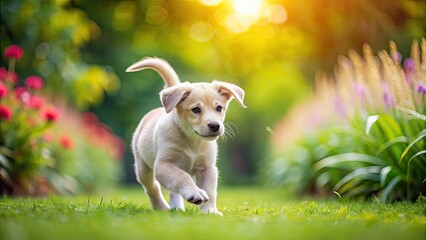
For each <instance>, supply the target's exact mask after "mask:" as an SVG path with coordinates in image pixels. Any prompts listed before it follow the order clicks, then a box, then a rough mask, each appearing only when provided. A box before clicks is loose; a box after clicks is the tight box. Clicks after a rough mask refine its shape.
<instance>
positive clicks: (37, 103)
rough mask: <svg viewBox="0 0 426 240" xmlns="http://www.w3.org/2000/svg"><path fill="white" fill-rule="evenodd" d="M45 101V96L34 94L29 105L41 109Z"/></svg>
mask: <svg viewBox="0 0 426 240" xmlns="http://www.w3.org/2000/svg"><path fill="white" fill-rule="evenodd" d="M45 103H46V101H45V100H44V98H43V97H40V96H36V95H34V96H31V97H30V100H29V102H28V105H29V106H30V108H34V109H40V108H42V107H43V106H44V104H45Z"/></svg>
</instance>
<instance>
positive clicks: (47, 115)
mask: <svg viewBox="0 0 426 240" xmlns="http://www.w3.org/2000/svg"><path fill="white" fill-rule="evenodd" d="M59 115H60V112H59V110H58V109H56V108H55V107H50V108H48V109H46V110H45V111H44V112H43V118H44V119H46V121H48V122H54V121H56V120H58V118H59Z"/></svg>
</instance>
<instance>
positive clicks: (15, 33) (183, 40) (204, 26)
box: [1, 0, 425, 183]
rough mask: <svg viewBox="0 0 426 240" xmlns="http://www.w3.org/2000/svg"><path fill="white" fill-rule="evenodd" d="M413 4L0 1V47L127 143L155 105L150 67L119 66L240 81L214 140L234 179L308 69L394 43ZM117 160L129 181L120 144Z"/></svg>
mask: <svg viewBox="0 0 426 240" xmlns="http://www.w3.org/2000/svg"><path fill="white" fill-rule="evenodd" d="M20 9H22V10H21V11H20ZM420 9H424V2H423V1H416V0H412V1H411V0H410V1H405V0H391V1H379V0H375V1H370V0H361V1H360V0H333V1H329V0H320V1H318V0H308V1H303V2H300V1H291V0H282V1H280V0H270V1H261V0H250V1H240V0H222V1H209V0H200V1H195V0H193V1H186V0H177V1H170V0H164V1H162V0H126V1H117V0H105V1H88V0H74V1H56V2H52V3H51V2H46V1H36V0H33V1H29V0H27V1H2V16H1V19H2V20H1V21H2V28H1V36H2V39H5V40H2V43H1V44H2V46H3V45H4V44H8V43H9V41H10V42H18V43H21V44H22V45H23V46H24V47H25V48H28V49H31V51H35V52H40V55H39V56H40V57H38V58H37V59H35V60H33V62H32V63H30V62H29V63H28V64H31V65H33V66H36V68H34V69H36V71H37V72H39V73H40V74H41V75H42V76H43V77H45V78H46V79H47V80H48V85H49V86H50V88H51V89H54V91H56V90H58V89H61V90H62V91H61V94H64V95H68V96H69V98H70V99H72V100H73V102H74V103H75V104H77V105H79V106H80V107H89V106H90V107H89V109H90V110H91V111H94V112H96V113H97V114H98V115H99V116H100V118H101V119H102V120H103V121H105V122H106V123H107V124H108V125H109V126H111V127H112V129H113V131H114V132H116V133H117V134H119V135H120V136H122V137H123V138H124V139H126V141H128V142H129V141H130V139H131V134H132V131H133V130H134V129H135V127H136V125H137V123H138V121H139V119H140V118H141V117H142V116H143V114H145V113H146V112H148V111H149V110H150V109H152V108H153V107H155V106H159V105H160V101H159V99H158V91H159V90H161V88H162V86H163V83H162V81H161V80H160V78H159V76H157V74H155V73H153V72H151V71H146V72H145V71H144V72H140V73H132V74H129V73H125V72H124V70H125V69H126V67H127V66H129V65H130V64H132V63H133V62H135V61H137V60H139V59H141V58H143V57H145V56H157V57H162V58H164V59H166V60H168V61H169V62H170V63H171V65H172V66H173V67H174V68H175V69H176V71H177V73H178V74H179V76H180V77H181V80H183V81H211V80H213V79H216V78H217V79H219V80H222V81H228V82H232V83H235V84H237V85H239V86H241V87H242V88H243V89H245V90H246V103H247V104H246V105H247V106H248V107H249V108H248V109H246V110H241V109H239V108H238V107H237V106H236V104H232V105H231V109H230V110H229V111H228V116H227V121H230V122H233V123H235V124H236V126H237V127H238V130H235V132H236V139H234V140H232V141H228V142H226V143H224V142H221V143H220V145H221V151H220V153H221V156H220V158H219V159H220V160H219V165H221V166H220V167H219V168H220V169H221V171H222V179H223V181H225V182H228V183H241V182H251V181H253V180H254V178H253V176H255V174H256V173H257V172H258V169H259V167H260V166H261V165H262V164H263V160H264V159H265V158H267V157H268V155H269V138H270V137H271V135H270V131H266V130H265V129H270V128H272V127H273V126H274V125H275V124H276V123H277V121H278V120H279V119H280V118H281V117H282V116H284V115H285V114H286V113H287V111H288V109H290V107H291V106H292V105H293V104H294V103H296V102H297V101H300V100H301V99H303V98H305V97H307V96H309V95H310V94H311V91H312V90H311V89H312V87H311V86H312V81H311V79H313V76H314V73H315V71H316V70H317V69H324V70H326V71H331V69H332V66H333V63H334V62H335V60H336V57H337V56H338V55H339V54H344V53H346V51H347V49H349V48H354V49H355V50H359V49H360V48H361V46H362V44H363V43H364V42H369V43H370V44H371V45H372V47H373V48H374V49H377V48H381V47H383V46H384V45H385V44H387V42H388V40H389V39H395V40H396V42H397V43H398V44H399V45H400V46H401V47H402V49H406V48H405V46H407V45H409V44H410V42H411V40H412V39H413V38H419V37H421V36H422V34H423V33H424V32H423V27H424V22H425V21H424V13H423V12H421V11H420ZM24 10H25V11H24ZM17 12H18V13H19V16H17V15H16V13H17ZM21 15H22V16H21ZM55 16H56V17H55ZM46 26H48V27H46ZM37 49H38V50H39V51H37ZM44 49H48V50H44ZM80 49H81V50H80ZM402 55H403V56H407V55H408V52H402ZM92 64H97V65H95V67H96V69H98V70H94V69H93V67H94V66H93V65H92ZM106 66H111V68H110V67H106ZM112 69H114V70H115V74H117V76H118V77H119V79H121V83H120V84H118V81H117V77H116V76H115V75H114V73H113V70H112ZM118 85H120V88H119V90H118V91H117V92H115V93H113V94H111V91H114V90H115V89H117V88H118ZM105 93H106V94H107V95H104V94H105ZM103 97H104V101H103V103H102V104H100V102H101V100H102V98H103ZM125 162H126V169H127V173H128V178H127V179H128V180H133V181H134V176H133V170H132V165H133V164H132V162H133V159H132V157H131V154H129V152H127V153H126V161H125Z"/></svg>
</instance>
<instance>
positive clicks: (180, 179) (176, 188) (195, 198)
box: [154, 159, 209, 204]
mask: <svg viewBox="0 0 426 240" xmlns="http://www.w3.org/2000/svg"><path fill="white" fill-rule="evenodd" d="M154 169H155V170H154V172H155V178H156V179H157V180H158V181H159V182H160V183H161V185H163V186H165V187H166V188H167V189H169V190H170V191H173V192H177V193H180V194H181V195H182V196H183V198H185V199H186V201H188V202H190V203H194V204H202V203H205V202H207V201H209V197H208V195H207V193H206V192H205V191H204V190H202V189H200V188H198V187H197V185H195V183H194V181H193V180H192V178H191V176H190V175H189V174H188V173H186V172H185V171H183V170H181V169H180V168H178V167H177V166H176V165H175V164H173V163H172V162H170V161H168V160H162V159H161V160H159V161H157V163H156V165H155V168H154Z"/></svg>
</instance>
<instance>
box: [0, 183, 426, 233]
mask: <svg viewBox="0 0 426 240" xmlns="http://www.w3.org/2000/svg"><path fill="white" fill-rule="evenodd" d="M336 197H337V196H336ZM218 205H219V210H221V211H222V212H223V214H224V217H218V216H213V215H204V214H202V213H201V212H199V210H198V209H197V208H196V207H193V206H192V205H187V206H188V209H187V211H186V212H178V211H172V212H153V211H151V209H150V206H149V203H148V200H147V197H146V196H145V194H144V193H143V190H142V189H141V188H137V189H135V188H130V189H129V188H127V189H121V190H117V191H114V192H109V193H104V194H103V195H92V196H78V197H49V198H42V199H33V198H19V199H11V198H8V197H5V198H2V199H1V200H0V219H1V224H0V238H1V239H3V240H6V239H44V240H47V239H171V238H173V239H221V240H223V239H419V240H420V239H421V240H423V239H425V238H426V215H425V214H426V213H425V211H426V199H425V198H424V197H421V198H420V199H419V200H417V201H416V202H415V203H407V202H401V203H393V204H385V203H380V202H379V201H375V200H371V201H367V202H357V201H347V200H345V199H339V198H336V199H329V200H318V199H315V200H314V199H297V200H296V199H291V198H289V197H288V195H287V194H286V193H285V192H283V191H282V190H276V189H261V188H222V189H219V198H218Z"/></svg>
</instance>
